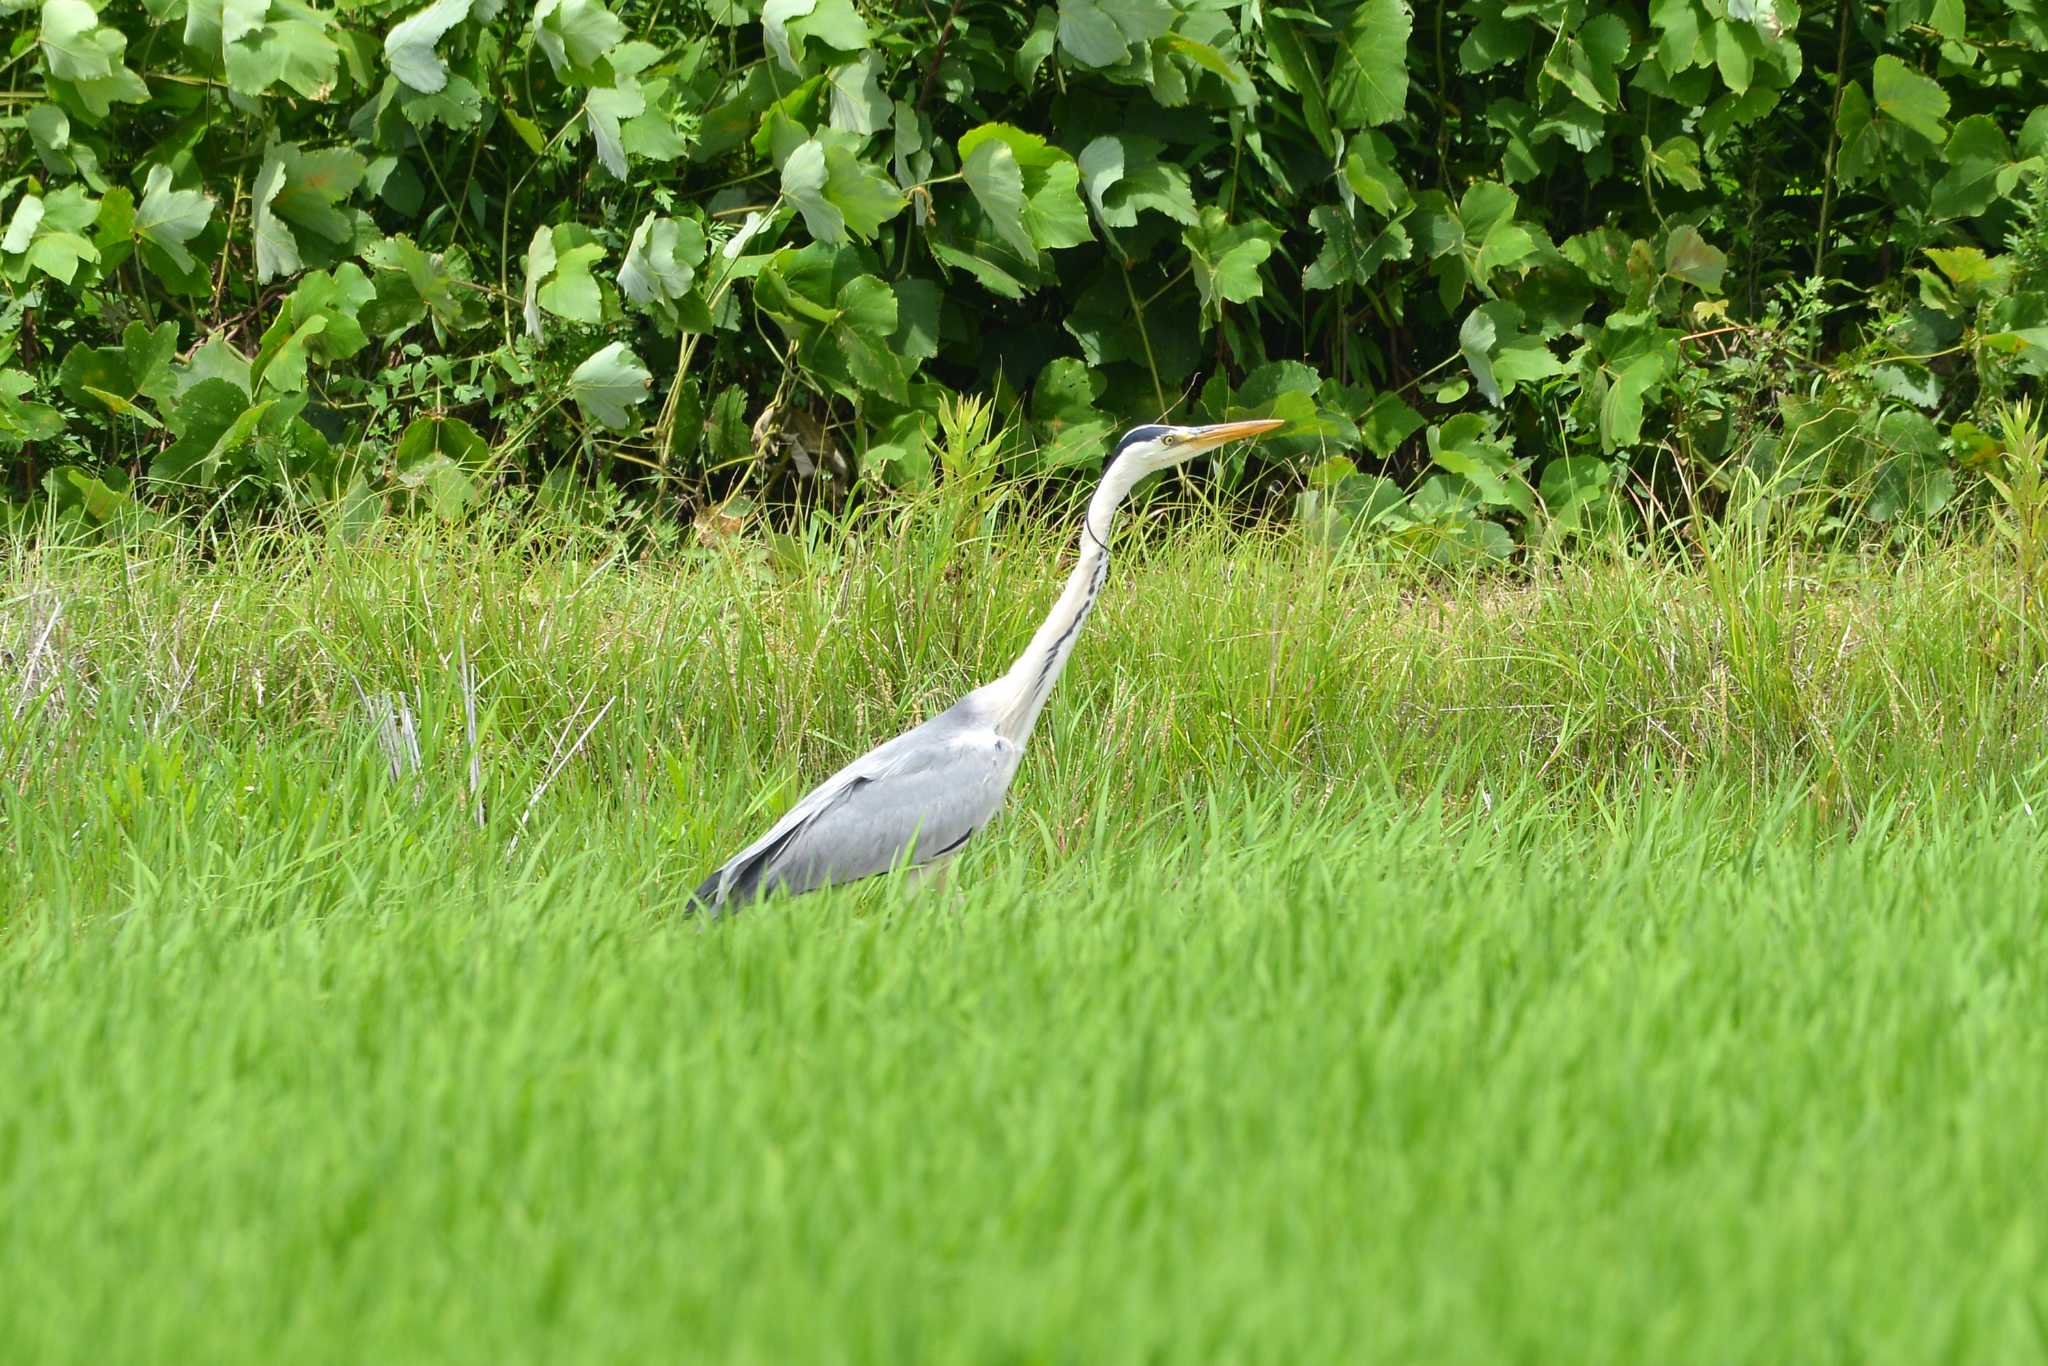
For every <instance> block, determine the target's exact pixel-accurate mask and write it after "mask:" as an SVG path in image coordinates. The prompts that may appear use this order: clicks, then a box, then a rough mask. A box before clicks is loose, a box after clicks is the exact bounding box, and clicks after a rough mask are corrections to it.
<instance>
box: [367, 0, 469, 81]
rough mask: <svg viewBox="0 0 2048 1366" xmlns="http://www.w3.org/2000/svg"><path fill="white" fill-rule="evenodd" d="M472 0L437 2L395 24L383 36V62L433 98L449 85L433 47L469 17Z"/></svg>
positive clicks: (396, 74) (400, 77)
mask: <svg viewBox="0 0 2048 1366" xmlns="http://www.w3.org/2000/svg"><path fill="white" fill-rule="evenodd" d="M469 7H470V0H434V3H433V4H431V5H428V6H427V7H426V8H425V9H422V10H417V11H415V12H414V13H412V14H410V15H408V16H407V17H405V18H404V19H401V20H399V21H398V22H397V23H396V24H394V25H392V27H391V32H389V33H387V34H385V35H384V61H385V63H386V64H387V65H388V66H390V68H391V74H392V75H394V76H396V77H398V79H399V80H401V81H403V82H405V83H406V84H407V85H408V86H411V87H412V88H413V89H414V90H417V91H420V92H421V93H422V94H427V95H432V94H435V93H437V92H439V91H440V90H441V89H442V88H443V87H445V86H446V85H447V84H448V68H447V67H446V66H444V65H442V62H441V58H440V56H439V54H437V53H436V52H435V51H434V45H435V44H436V43H438V42H440V41H441V39H442V38H443V37H444V36H446V34H447V32H448V30H449V29H451V28H454V27H455V26H456V25H457V24H459V23H461V22H462V21H463V20H464V19H467V18H468V17H469Z"/></svg>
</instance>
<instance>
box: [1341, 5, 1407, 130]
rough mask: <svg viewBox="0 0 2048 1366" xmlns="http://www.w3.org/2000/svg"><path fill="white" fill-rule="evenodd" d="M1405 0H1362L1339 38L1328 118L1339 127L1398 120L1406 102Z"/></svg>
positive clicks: (1370, 124)
mask: <svg viewBox="0 0 2048 1366" xmlns="http://www.w3.org/2000/svg"><path fill="white" fill-rule="evenodd" d="M1413 25H1414V16H1413V15H1412V14H1411V13H1410V12H1409V9H1408V4H1407V0H1363V3H1362V4H1360V5H1359V6H1358V7H1357V8H1356V9H1354V10H1353V11H1352V12H1351V17H1350V20H1349V21H1348V22H1347V23H1346V24H1345V26H1344V32H1343V34H1342V36H1341V37H1340V38H1339V40H1338V43H1337V62H1336V69H1335V70H1334V71H1333V72H1332V73H1331V79H1330V117H1331V118H1332V119H1333V120H1334V121H1335V122H1336V124H1337V126H1338V127H1340V128H1364V127H1368V126H1372V125H1377V124H1382V123H1392V122H1394V121H1395V120H1396V119H1399V118H1400V117H1401V115H1402V113H1403V112H1404V111H1405V110H1406V108H1407V104H1408V35H1409V32H1410V30H1411V28H1412V27H1413Z"/></svg>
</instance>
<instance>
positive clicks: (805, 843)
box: [696, 716, 1018, 905]
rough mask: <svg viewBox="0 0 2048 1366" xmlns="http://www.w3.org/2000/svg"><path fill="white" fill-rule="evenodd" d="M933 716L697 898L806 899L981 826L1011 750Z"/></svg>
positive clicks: (936, 852)
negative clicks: (779, 895)
mask: <svg viewBox="0 0 2048 1366" xmlns="http://www.w3.org/2000/svg"><path fill="white" fill-rule="evenodd" d="M946 720H947V718H946V717H944V716H941V717H935V718H934V719H933V721H931V722H927V723H926V724H925V725H923V726H919V727H918V728H917V729H915V730H912V731H909V732H907V733H906V734H903V735H900V736H898V737H896V738H895V739H894V740H891V741H889V742H888V743H887V744H885V745H882V746H881V747H879V748H878V749H875V750H873V751H872V752H870V753H868V754H866V755H863V756H862V757H861V758H859V759H856V760H854V761H853V762H852V763H850V764H848V765H847V766H846V767H845V768H842V769H840V770H839V772H837V773H835V774H833V775H832V776H831V777H830V778H827V779H826V780H825V781H824V782H822V783H820V784H819V785H818V786H817V788H816V789H814V790H813V791H812V792H811V793H810V794H809V795H808V796H806V797H805V798H804V799H803V800H802V801H800V802H798V803H797V804H796V805H795V806H793V807H791V808H790V810H789V811H788V813H787V814H785V815H784V816H783V818H782V819H781V820H779V821H777V822H776V823H775V825H774V826H773V827H772V828H771V829H770V830H769V831H768V833H767V834H765V835H763V836H762V837H761V838H760V839H758V840H756V841H754V842H753V843H752V844H750V845H748V846H747V847H746V848H745V849H742V850H741V851H740V852H739V853H737V854H735V855H734V856H733V857H732V858H731V859H730V860H728V861H727V862H726V864H725V866H724V867H722V868H720V869H719V870H718V871H717V872H715V873H713V874H712V875H711V876H710V877H709V878H706V879H705V881H704V885H703V886H701V887H699V888H698V889H697V895H696V899H697V900H698V901H700V902H703V903H706V904H710V905H737V904H740V903H744V902H747V901H751V900H753V899H754V898H755V897H757V896H762V895H765V894H766V893H768V892H769V891H772V890H775V889H778V888H779V889H782V890H785V891H789V892H808V891H811V890H813V889H815V888H818V887H824V886H829V885H831V884H833V883H838V882H853V881H857V880H858V879H860V878H864V877H871V876H873V875H874V874H876V873H882V872H887V871H888V870H889V869H890V868H891V867H893V866H895V864H896V862H897V861H898V860H899V859H901V858H902V857H903V855H904V853H905V851H906V850H908V851H910V852H911V859H910V861H911V862H912V863H914V864H915V863H928V862H930V861H932V860H933V859H936V858H942V857H945V856H946V855H948V854H951V853H952V852H953V851H954V850H955V849H957V848H959V846H960V845H961V844H963V843H965V842H966V840H967V838H968V837H969V836H971V835H972V834H974V832H975V831H977V830H979V829H980V828H981V827H982V826H984V825H986V824H988V822H989V820H990V819H991V818H992V817H993V816H994V815H995V813H996V811H997V810H998V809H999V808H1000V807H1001V806H1002V803H1003V795H1004V794H1005V793H1006V792H1007V791H1008V790H1009V786H1010V779H1011V777H1012V776H1013V775H1014V774H1015V773H1016V771H1017V755H1018V751H1017V746H1016V744H1015V743H1014V742H1012V741H1010V740H1007V739H1005V738H1003V737H1002V736H1000V735H997V734H996V733H995V732H994V731H993V730H992V729H988V728H986V727H982V726H972V727H969V726H963V725H959V724H947V725H941V724H939V723H940V722H943V721H946Z"/></svg>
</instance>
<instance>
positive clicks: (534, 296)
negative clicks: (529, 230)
mask: <svg viewBox="0 0 2048 1366" xmlns="http://www.w3.org/2000/svg"><path fill="white" fill-rule="evenodd" d="M554 272H555V230H554V229H553V228H550V227H548V226H546V225H545V224H543V225H542V226H540V227H538V228H535V229H534V230H533V237H532V239H531V240H530V241H528V242H527V244H526V300H525V317H526V334H527V335H528V336H529V337H532V338H533V339H534V340H535V341H544V340H546V335H545V333H544V332H543V331H542V328H541V320H540V287H541V285H542V284H543V283H544V282H545V281H546V280H547V278H548V277H549V276H550V275H552V274H554Z"/></svg>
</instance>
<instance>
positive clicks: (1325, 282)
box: [1301, 204, 1412, 289]
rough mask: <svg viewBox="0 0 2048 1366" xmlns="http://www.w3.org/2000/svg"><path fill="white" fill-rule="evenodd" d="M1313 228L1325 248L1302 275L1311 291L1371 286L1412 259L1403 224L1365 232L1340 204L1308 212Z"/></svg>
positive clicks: (1410, 245)
mask: <svg viewBox="0 0 2048 1366" xmlns="http://www.w3.org/2000/svg"><path fill="white" fill-rule="evenodd" d="M1308 221H1309V226H1311V227H1313V228H1315V229H1317V230H1318V231H1320V232H1321V233H1322V234H1323V247H1322V250H1321V251H1320V252H1319V253H1317V255H1316V259H1315V260H1314V261H1312V262H1310V263H1309V266H1308V268H1307V269H1305V270H1304V271H1302V273H1301V282H1302V284H1303V285H1304V286H1305V287H1307V288H1309V289H1334V288H1336V287H1337V286H1338V285H1340V284H1356V285H1363V284H1369V283H1371V281H1372V277H1373V276H1374V275H1375V274H1376V273H1377V272H1378V271H1379V268H1380V267H1381V266H1383V265H1385V264H1386V263H1387V262H1389V261H1405V260H1407V259H1408V257H1409V254H1410V252H1411V249H1412V244H1411V243H1410V241H1409V239H1408V232H1407V230H1406V229H1405V228H1403V227H1402V226H1401V224H1399V223H1389V224H1387V225H1386V227H1384V228H1381V229H1380V230H1379V231H1377V232H1370V233H1368V232H1362V231H1360V229H1359V226H1358V223H1357V221H1356V220H1355V219H1354V218H1353V217H1352V215H1351V214H1350V213H1348V212H1346V211H1345V210H1344V209H1343V207H1341V206H1340V205H1336V204H1318V205H1317V206H1316V207H1315V208H1313V209H1310V210H1309V211H1308Z"/></svg>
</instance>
